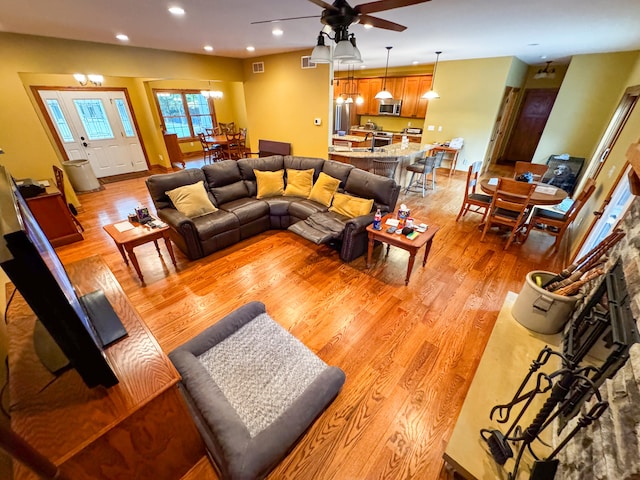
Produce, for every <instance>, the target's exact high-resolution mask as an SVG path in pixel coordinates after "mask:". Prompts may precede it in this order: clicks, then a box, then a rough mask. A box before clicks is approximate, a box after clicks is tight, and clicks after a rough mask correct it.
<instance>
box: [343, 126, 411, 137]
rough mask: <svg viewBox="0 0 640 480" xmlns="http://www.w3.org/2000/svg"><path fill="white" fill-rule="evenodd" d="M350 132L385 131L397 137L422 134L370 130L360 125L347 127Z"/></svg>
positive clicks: (379, 131) (378, 131)
mask: <svg viewBox="0 0 640 480" xmlns="http://www.w3.org/2000/svg"><path fill="white" fill-rule="evenodd" d="M349 131H350V132H363V133H367V132H375V133H386V134H388V135H394V136H397V137H401V136H402V135H406V136H407V137H414V138H422V134H421V133H402V132H392V131H390V130H371V129H368V128H362V127H351V128H350V129H349Z"/></svg>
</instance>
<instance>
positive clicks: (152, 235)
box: [102, 220, 176, 282]
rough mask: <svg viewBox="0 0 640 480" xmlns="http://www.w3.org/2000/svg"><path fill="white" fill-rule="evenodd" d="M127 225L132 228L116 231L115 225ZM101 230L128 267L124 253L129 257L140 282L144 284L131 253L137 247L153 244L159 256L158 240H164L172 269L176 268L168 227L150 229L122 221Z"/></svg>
mask: <svg viewBox="0 0 640 480" xmlns="http://www.w3.org/2000/svg"><path fill="white" fill-rule="evenodd" d="M127 224H130V225H132V226H133V228H131V229H129V230H125V231H120V229H118V227H117V225H124V226H126V225H127ZM102 228H104V230H105V231H106V232H107V233H108V234H109V236H110V237H111V238H112V239H113V241H114V242H115V244H116V247H118V251H119V252H120V255H122V259H123V260H124V263H126V264H127V265H129V260H127V255H125V251H126V252H127V254H128V255H129V259H131V263H132V264H133V268H135V269H136V273H137V274H138V277H139V278H140V281H141V282H144V277H143V276H142V272H141V271H140V265H139V264H138V259H137V258H136V254H135V253H134V252H133V249H134V247H137V246H138V245H142V244H144V243H148V242H153V243H154V244H155V246H156V250H157V251H158V255H161V253H160V247H158V239H160V238H164V243H165V245H166V246H167V250H168V251H169V255H170V256H171V262H172V263H173V266H174V267H175V266H176V257H175V255H174V254H173V247H172V245H171V240H169V227H162V228H151V227H147V226H145V225H142V224H140V223H137V222H128V221H127V220H123V221H121V222H116V223H111V224H109V225H105V226H104V227H102Z"/></svg>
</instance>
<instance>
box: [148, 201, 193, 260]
mask: <svg viewBox="0 0 640 480" xmlns="http://www.w3.org/2000/svg"><path fill="white" fill-rule="evenodd" d="M157 213H158V218H160V220H162V221H163V222H164V223H166V224H167V225H169V228H170V229H171V232H170V236H171V239H172V240H173V241H174V242H175V243H176V244H177V245H178V246H179V247H180V249H181V250H182V251H183V252H184V253H185V254H186V255H187V256H188V257H189V259H191V260H195V259H197V258H201V257H203V256H204V252H203V250H202V245H201V243H200V238H199V237H198V230H197V228H196V226H195V224H194V223H193V221H192V220H191V219H190V218H189V217H187V216H186V215H185V214H183V213H181V212H179V211H178V210H176V209H175V208H161V209H159V210H158V212H157Z"/></svg>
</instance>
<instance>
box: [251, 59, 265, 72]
mask: <svg viewBox="0 0 640 480" xmlns="http://www.w3.org/2000/svg"><path fill="white" fill-rule="evenodd" d="M253 73H264V62H254V63H253Z"/></svg>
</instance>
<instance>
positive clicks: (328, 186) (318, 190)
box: [307, 172, 340, 207]
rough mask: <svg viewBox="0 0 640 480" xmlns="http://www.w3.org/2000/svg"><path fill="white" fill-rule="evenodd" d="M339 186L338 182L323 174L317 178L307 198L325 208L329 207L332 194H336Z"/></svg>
mask: <svg viewBox="0 0 640 480" xmlns="http://www.w3.org/2000/svg"><path fill="white" fill-rule="evenodd" d="M339 186H340V180H338V179H337V178H333V177H330V176H329V175H327V174H326V173H324V172H321V173H320V175H319V176H318V180H316V183H314V185H313V188H312V189H311V193H309V196H308V197H307V198H308V199H309V200H313V201H314V202H318V203H321V204H322V205H324V206H325V207H328V206H329V205H331V200H333V194H334V193H336V191H337V190H338V187H339Z"/></svg>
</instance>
